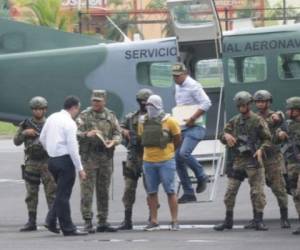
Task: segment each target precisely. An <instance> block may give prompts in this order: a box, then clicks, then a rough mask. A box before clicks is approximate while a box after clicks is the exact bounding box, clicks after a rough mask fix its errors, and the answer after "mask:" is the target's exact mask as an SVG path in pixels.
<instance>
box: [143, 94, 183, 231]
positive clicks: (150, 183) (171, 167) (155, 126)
mask: <svg viewBox="0 0 300 250" xmlns="http://www.w3.org/2000/svg"><path fill="white" fill-rule="evenodd" d="M146 108H147V116H146V118H145V120H144V122H143V124H142V127H141V133H142V145H143V146H144V155H143V161H144V166H143V167H144V174H145V179H146V186H147V192H148V194H149V207H150V215H151V221H150V222H149V224H148V225H147V226H146V227H145V230H146V231H154V230H158V229H159V224H158V220H157V205H158V196H157V192H158V186H159V184H160V183H162V185H163V187H164V190H165V192H166V194H167V195H168V203H169V208H170V213H171V225H170V230H178V229H179V225H178V221H177V211H178V205H177V197H176V193H175V177H176V164H175V160H174V154H175V150H176V148H177V147H178V145H179V144H180V140H181V138H180V127H179V124H178V123H177V121H176V120H175V119H174V118H172V117H171V116H170V115H169V114H165V112H164V110H163V104H162V100H161V98H160V96H158V95H151V96H150V97H149V99H148V101H147V104H146Z"/></svg>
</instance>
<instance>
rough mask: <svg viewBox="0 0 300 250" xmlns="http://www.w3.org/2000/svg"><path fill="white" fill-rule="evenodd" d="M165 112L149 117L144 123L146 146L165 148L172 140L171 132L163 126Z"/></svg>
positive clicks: (143, 138) (144, 144)
mask: <svg viewBox="0 0 300 250" xmlns="http://www.w3.org/2000/svg"><path fill="white" fill-rule="evenodd" d="M164 117H165V113H163V114H161V115H160V116H159V117H156V118H151V119H149V118H147V119H146V120H145V123H144V131H143V134H142V145H143V146H144V147H160V148H162V149H164V148H165V147H166V146H167V144H168V143H170V142H171V141H172V136H171V134H170V132H169V131H168V130H166V129H164V128H163V126H162V120H163V118H164Z"/></svg>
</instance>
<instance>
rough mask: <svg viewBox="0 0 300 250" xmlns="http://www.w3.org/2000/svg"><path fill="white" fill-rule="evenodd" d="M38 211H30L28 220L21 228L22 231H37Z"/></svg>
mask: <svg viewBox="0 0 300 250" xmlns="http://www.w3.org/2000/svg"><path fill="white" fill-rule="evenodd" d="M36 230H37V227H36V213H35V212H29V213H28V222H27V223H26V224H25V225H24V226H23V227H22V228H21V229H20V232H30V231H36Z"/></svg>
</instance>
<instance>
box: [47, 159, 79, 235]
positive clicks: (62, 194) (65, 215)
mask: <svg viewBox="0 0 300 250" xmlns="http://www.w3.org/2000/svg"><path fill="white" fill-rule="evenodd" d="M48 168H49V170H50V172H51V173H52V175H53V177H54V179H55V182H56V184H57V189H56V197H55V200H54V202H53V205H52V207H51V209H50V210H49V212H48V215H47V218H46V223H47V224H48V225H55V223H56V219H57V218H58V221H59V225H60V228H61V230H62V231H63V232H72V231H74V230H76V227H75V225H74V224H73V222H72V219H71V208H70V197H71V194H72V189H73V186H74V182H75V178H76V173H75V167H74V165H73V162H72V160H71V158H70V156H69V155H63V156H60V157H53V158H52V157H50V159H49V165H48Z"/></svg>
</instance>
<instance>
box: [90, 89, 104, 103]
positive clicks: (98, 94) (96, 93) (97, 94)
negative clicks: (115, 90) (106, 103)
mask: <svg viewBox="0 0 300 250" xmlns="http://www.w3.org/2000/svg"><path fill="white" fill-rule="evenodd" d="M105 99H106V90H103V89H98V90H93V94H92V97H91V100H92V101H94V100H96V101H102V100H105Z"/></svg>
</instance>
